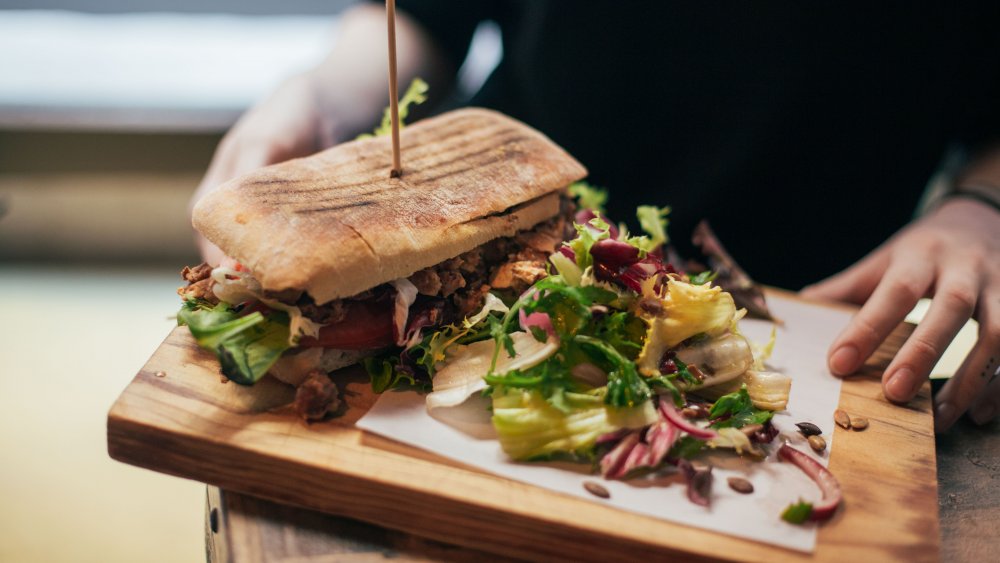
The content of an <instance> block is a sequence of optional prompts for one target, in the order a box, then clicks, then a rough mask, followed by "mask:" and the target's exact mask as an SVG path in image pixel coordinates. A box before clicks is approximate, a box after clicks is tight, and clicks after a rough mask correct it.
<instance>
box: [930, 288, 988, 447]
mask: <svg viewBox="0 0 1000 563" xmlns="http://www.w3.org/2000/svg"><path fill="white" fill-rule="evenodd" d="M976 317H977V318H978V320H979V340H978V341H977V342H976V346H975V348H973V349H972V352H970V353H969V355H968V356H967V357H966V358H965V361H964V362H963V363H962V367H960V368H959V369H958V371H957V372H956V373H955V376H954V377H952V378H951V381H949V382H948V383H946V384H945V386H944V387H943V388H942V389H941V391H940V392H939V393H938V395H937V397H936V398H935V403H936V405H935V408H934V427H935V429H936V430H937V431H938V432H944V431H945V430H947V429H948V428H950V427H951V425H952V424H954V423H955V421H956V420H958V417H960V416H961V415H962V413H964V412H965V411H966V410H968V408H969V406H970V405H972V404H973V403H975V404H976V408H975V409H974V410H973V411H972V413H971V414H972V418H973V420H974V421H976V422H979V423H980V424H983V423H986V422H989V421H990V420H991V419H992V418H993V417H994V416H996V414H997V405H998V403H1000V383H998V380H1000V376H997V373H998V369H1000V291H997V290H992V291H991V292H989V293H987V294H985V295H984V297H983V299H982V301H981V302H980V304H979V307H978V314H977V315H976Z"/></svg>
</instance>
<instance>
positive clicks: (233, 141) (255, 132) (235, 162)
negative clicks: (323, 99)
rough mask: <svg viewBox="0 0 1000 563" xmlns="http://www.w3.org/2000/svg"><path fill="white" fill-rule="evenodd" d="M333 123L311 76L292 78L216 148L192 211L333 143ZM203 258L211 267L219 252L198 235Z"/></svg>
mask: <svg viewBox="0 0 1000 563" xmlns="http://www.w3.org/2000/svg"><path fill="white" fill-rule="evenodd" d="M337 136H338V134H337V132H336V130H335V127H334V124H332V123H330V121H329V119H328V118H327V117H326V116H325V115H324V112H321V111H320V107H319V102H318V101H317V94H316V91H315V85H314V82H313V79H312V77H311V76H310V75H309V74H302V75H298V76H295V77H293V78H291V79H289V80H287V81H286V82H284V83H283V84H282V85H281V86H280V87H279V88H278V89H277V90H276V91H275V92H274V93H273V94H271V96H270V97H268V98H267V99H265V100H264V101H263V102H261V103H260V104H258V105H256V106H254V107H253V109H251V110H250V111H248V112H247V113H245V114H244V115H243V116H242V117H241V118H240V119H239V121H237V122H236V125H234V126H233V128H232V129H230V130H229V132H228V133H227V134H226V136H225V137H224V138H223V139H222V142H221V143H219V146H218V148H217V149H216V151H215V155H214V156H213V157H212V163H211V164H210V165H209V167H208V171H207V172H206V173H205V176H204V178H203V179H202V181H201V184H199V186H198V189H197V190H196V191H195V193H194V196H193V197H192V198H191V206H192V207H193V206H194V204H195V203H196V202H197V201H198V200H199V199H201V198H202V196H204V195H205V194H206V193H208V192H210V191H212V190H214V189H215V188H217V187H219V186H220V185H221V184H223V183H224V182H226V181H227V180H230V179H232V178H235V177H236V176H239V175H240V174H244V173H246V172H250V171H252V170H255V169H257V168H260V167H262V166H267V165H268V164H275V163H278V162H284V161H286V160H290V159H292V158H298V157H302V156H308V155H310V154H313V153H315V152H316V151H318V150H320V149H322V148H325V147H328V146H331V145H333V144H334V143H335V141H336V140H337ZM197 242H198V247H199V249H200V250H201V254H202V257H203V258H204V259H205V261H206V262H208V263H209V264H212V265H218V264H219V262H220V261H221V260H222V259H223V258H224V254H223V253H222V251H221V250H219V248H218V247H217V246H215V245H214V244H212V243H211V242H208V241H207V240H205V239H204V238H203V237H201V236H200V235H198V236H197Z"/></svg>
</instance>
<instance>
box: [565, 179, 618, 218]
mask: <svg viewBox="0 0 1000 563" xmlns="http://www.w3.org/2000/svg"><path fill="white" fill-rule="evenodd" d="M566 189H567V190H568V191H569V195H571V196H573V197H575V198H576V202H577V204H579V206H580V207H582V208H584V209H590V210H592V211H596V212H598V213H604V204H605V203H607V201H608V191H607V190H605V189H604V188H598V187H597V186H591V185H590V184H588V183H587V182H573V183H572V184H570V185H569V187H568V188H566Z"/></svg>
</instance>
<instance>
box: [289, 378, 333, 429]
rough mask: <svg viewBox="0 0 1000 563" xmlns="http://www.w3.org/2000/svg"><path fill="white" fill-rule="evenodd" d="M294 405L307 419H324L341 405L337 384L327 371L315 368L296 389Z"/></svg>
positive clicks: (301, 415) (300, 415) (299, 413)
mask: <svg viewBox="0 0 1000 563" xmlns="http://www.w3.org/2000/svg"><path fill="white" fill-rule="evenodd" d="M292 407H293V408H294V409H295V412H296V413H298V415H299V417H301V418H303V419H305V420H322V419H323V418H324V417H325V416H326V414H327V413H329V412H333V411H335V410H337V409H338V408H339V407H340V398H339V397H338V393H337V385H336V384H334V382H333V381H332V380H331V379H330V376H329V375H327V374H326V373H324V372H322V371H320V370H313V371H311V372H309V375H307V376H306V378H305V380H304V381H303V382H302V383H301V384H299V386H298V388H297V389H296V390H295V402H294V403H293V404H292Z"/></svg>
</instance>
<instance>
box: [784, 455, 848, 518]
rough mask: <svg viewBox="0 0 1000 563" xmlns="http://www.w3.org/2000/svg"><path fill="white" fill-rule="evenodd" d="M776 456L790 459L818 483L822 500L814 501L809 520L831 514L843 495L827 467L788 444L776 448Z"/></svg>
mask: <svg viewBox="0 0 1000 563" xmlns="http://www.w3.org/2000/svg"><path fill="white" fill-rule="evenodd" d="M778 457H780V458H781V459H783V460H785V461H790V462H792V463H793V464H795V466H796V467H798V468H799V469H801V470H802V471H803V473H805V474H806V475H808V476H809V478H810V479H812V480H813V481H815V482H816V484H817V485H819V490H820V491H822V492H823V500H821V501H820V502H817V503H814V504H813V508H812V512H811V513H810V514H809V519H810V520H826V519H827V518H829V517H831V516H833V513H834V512H836V511H837V507H838V506H840V502H841V500H843V498H844V495H843V493H842V492H841V490H840V483H839V482H838V481H837V478H836V477H834V476H833V473H831V472H830V470H829V469H827V468H825V467H823V465H822V464H820V463H819V462H818V461H816V460H815V459H813V458H812V457H810V456H809V454H807V453H804V452H801V451H799V450H797V449H795V448H793V447H791V446H789V445H788V444H782V446H781V448H779V449H778Z"/></svg>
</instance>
